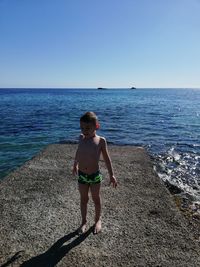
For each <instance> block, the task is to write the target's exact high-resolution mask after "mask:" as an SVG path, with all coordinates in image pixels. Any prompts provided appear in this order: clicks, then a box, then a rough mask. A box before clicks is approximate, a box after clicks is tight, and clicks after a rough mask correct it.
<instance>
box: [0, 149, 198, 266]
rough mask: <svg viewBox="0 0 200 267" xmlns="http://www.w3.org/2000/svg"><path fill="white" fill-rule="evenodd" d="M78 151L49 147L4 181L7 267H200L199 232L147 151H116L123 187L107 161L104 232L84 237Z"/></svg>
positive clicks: (1, 238)
mask: <svg viewBox="0 0 200 267" xmlns="http://www.w3.org/2000/svg"><path fill="white" fill-rule="evenodd" d="M75 149H76V145H73V144H57V145H50V146H48V147H47V148H46V149H44V150H43V151H41V152H40V153H39V154H38V155H36V157H34V158H33V159H31V160H30V161H28V162H26V163H25V164H24V165H23V166H22V167H21V168H19V169H18V170H16V171H14V172H13V173H11V174H10V175H8V176H7V177H6V178H5V179H4V180H3V181H2V182H1V183H0V212H1V214H2V216H1V220H0V229H1V231H0V251H1V254H0V266H2V267H5V266H14V267H15V266H17V267H18V266H20V267H31V266H34V267H40V266H41V267H48V266H49V267H50V266H61V267H62V266H63V267H64V266H69V267H70V266H73V267H75V266H98V267H100V266H166V267H168V266H170V267H171V266H176V267H178V266H181V267H182V266H187V267H190V266H191V267H194V266H200V250H199V242H198V241H199V240H198V238H197V236H196V235H197V233H195V232H194V228H193V225H192V224H191V223H190V220H187V218H186V217H185V216H183V214H182V213H181V212H180V210H179V209H178V208H177V206H176V204H175V202H174V199H173V196H172V195H171V194H170V193H169V191H168V190H167V189H166V187H165V186H164V184H163V183H162V181H160V179H159V177H158V176H157V175H156V173H155V172H154V171H153V167H152V162H151V160H150V158H149V156H148V154H147V153H146V151H145V150H144V149H143V148H140V147H133V146H111V145H110V146H109V151H110V154H111V157H112V161H113V166H114V170H115V175H116V176H117V178H118V180H119V186H118V188H117V189H116V190H115V189H113V188H110V187H109V186H108V179H107V176H108V175H107V171H106V168H105V166H104V163H103V161H102V162H101V171H102V173H103V175H104V177H105V179H104V181H103V183H102V200H103V214H102V221H103V231H102V232H101V233H100V234H99V235H93V234H92V226H93V217H94V208H93V205H92V202H91V201H90V203H89V208H88V221H89V226H88V231H87V232H86V234H84V235H81V236H78V235H77V231H76V230H77V227H78V226H79V223H80V211H79V193H78V190H77V180H76V177H73V176H72V175H71V168H72V163H73V158H74V154H75Z"/></svg>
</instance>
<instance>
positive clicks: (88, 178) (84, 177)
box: [78, 171, 103, 185]
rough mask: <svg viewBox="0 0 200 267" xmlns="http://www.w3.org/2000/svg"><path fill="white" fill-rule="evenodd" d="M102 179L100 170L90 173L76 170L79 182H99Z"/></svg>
mask: <svg viewBox="0 0 200 267" xmlns="http://www.w3.org/2000/svg"><path fill="white" fill-rule="evenodd" d="M102 180H103V177H102V174H101V173H100V171H97V172H95V173H92V174H86V173H84V172H82V171H78V182H79V183H80V184H89V185H91V184H99V183H101V181H102Z"/></svg>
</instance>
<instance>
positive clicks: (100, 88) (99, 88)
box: [97, 87, 107, 90]
mask: <svg viewBox="0 0 200 267" xmlns="http://www.w3.org/2000/svg"><path fill="white" fill-rule="evenodd" d="M97 89H98V90H107V88H103V87H98V88H97Z"/></svg>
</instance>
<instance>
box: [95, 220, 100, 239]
mask: <svg viewBox="0 0 200 267" xmlns="http://www.w3.org/2000/svg"><path fill="white" fill-rule="evenodd" d="M99 232H101V220H99V221H98V222H96V223H95V225H94V234H95V235H96V234H98V233H99Z"/></svg>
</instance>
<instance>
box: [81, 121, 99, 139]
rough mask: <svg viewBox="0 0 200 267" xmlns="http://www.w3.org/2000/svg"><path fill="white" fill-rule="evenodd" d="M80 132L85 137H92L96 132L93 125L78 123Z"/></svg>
mask: <svg viewBox="0 0 200 267" xmlns="http://www.w3.org/2000/svg"><path fill="white" fill-rule="evenodd" d="M80 128H81V132H82V133H83V134H84V136H85V137H92V136H93V135H94V134H95V131H96V125H94V124H93V123H90V122H89V123H87V122H82V121H81V122H80Z"/></svg>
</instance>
